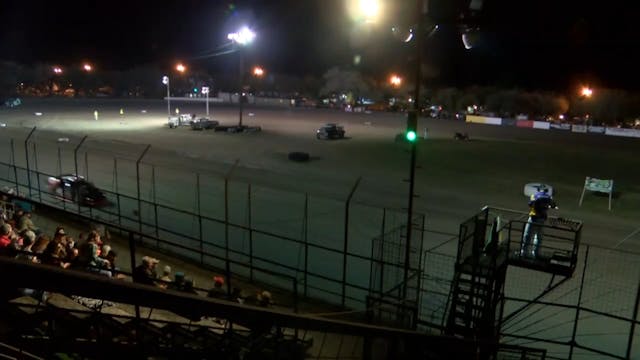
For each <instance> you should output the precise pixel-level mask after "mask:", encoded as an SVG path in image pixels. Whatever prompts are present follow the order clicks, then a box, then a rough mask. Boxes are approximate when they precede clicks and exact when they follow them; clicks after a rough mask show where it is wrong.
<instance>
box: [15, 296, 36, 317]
mask: <svg viewBox="0 0 640 360" xmlns="http://www.w3.org/2000/svg"><path fill="white" fill-rule="evenodd" d="M9 303H11V304H14V305H16V308H17V309H18V310H20V311H22V312H24V313H25V314H28V315H33V314H35V313H37V312H38V311H39V309H38V306H43V305H44V303H41V302H39V301H38V300H36V299H34V298H32V297H31V296H21V297H19V298H15V299H13V300H10V301H9ZM20 305H24V306H20Z"/></svg>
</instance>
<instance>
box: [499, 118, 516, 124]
mask: <svg viewBox="0 0 640 360" xmlns="http://www.w3.org/2000/svg"><path fill="white" fill-rule="evenodd" d="M502 125H506V126H516V119H513V118H502Z"/></svg>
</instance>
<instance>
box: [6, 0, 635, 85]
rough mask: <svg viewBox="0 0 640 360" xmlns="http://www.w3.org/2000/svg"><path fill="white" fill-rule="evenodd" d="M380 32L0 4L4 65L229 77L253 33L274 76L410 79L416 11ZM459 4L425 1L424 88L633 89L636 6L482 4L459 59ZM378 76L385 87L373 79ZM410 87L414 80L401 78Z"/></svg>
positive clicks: (313, 0)
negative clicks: (152, 68)
mask: <svg viewBox="0 0 640 360" xmlns="http://www.w3.org/2000/svg"><path fill="white" fill-rule="evenodd" d="M387 2H388V3H390V4H391V8H387V11H386V12H385V14H386V15H387V16H386V19H384V20H383V21H382V22H381V23H380V24H378V26H377V27H369V28H367V29H362V28H359V27H356V25H355V24H354V21H353V20H352V19H351V18H350V17H349V16H348V12H347V11H345V0H291V1H284V0H273V1H267V0H263V1H259V0H253V1H249V0H246V1H218V0H182V1H172V0H167V1H136V0H129V1H121V0H110V1H96V2H93V1H86V0H85V1H55V0H49V1H35V0H34V1H31V0H23V1H15V0H2V1H1V2H0V59H2V60H12V61H18V62H21V63H30V64H32V63H37V62H45V63H59V64H61V65H71V64H77V63H80V62H81V61H84V60H88V61H91V62H93V63H95V64H96V65H97V67H98V68H102V69H127V68H130V67H134V66H137V65H144V64H149V63H157V64H161V66H169V64H172V63H174V62H175V61H178V60H180V61H184V62H185V63H187V64H189V65H190V66H192V67H194V66H195V67H200V68H202V69H205V70H208V71H211V72H220V71H224V68H225V66H228V65H229V64H230V63H231V62H233V61H236V60H234V55H232V54H223V53H224V52H225V51H226V50H229V47H228V46H225V44H226V43H227V42H228V41H227V39H226V34H227V33H228V32H231V31H233V30H235V29H237V28H238V27H239V25H240V24H248V25H250V26H251V27H252V28H253V29H255V30H256V32H257V33H258V38H257V39H256V42H255V43H254V44H252V45H251V48H250V49H248V52H249V55H248V56H250V58H251V60H252V61H254V62H256V63H260V64H263V66H264V67H266V68H267V69H269V71H272V72H278V73H288V74H292V75H300V76H302V75H306V74H312V75H316V76H318V75H321V74H322V73H324V72H325V71H326V70H327V69H328V68H330V67H331V66H334V65H340V66H348V65H353V57H354V55H360V56H361V59H362V61H361V63H360V64H359V65H358V67H359V68H360V69H361V70H362V71H363V72H364V73H366V74H369V75H379V76H386V74H388V73H389V72H390V71H399V72H402V71H403V70H406V69H407V68H409V65H408V64H409V63H410V62H409V58H410V56H411V54H412V52H411V51H410V47H409V46H407V45H406V44H404V43H402V42H400V41H397V40H396V39H394V38H393V37H392V36H391V31H390V28H391V26H392V25H401V26H403V25H404V26H406V25H407V24H409V22H408V18H409V17H410V16H409V15H408V14H409V13H410V12H409V11H408V9H413V7H414V5H413V4H415V1H414V0H404V1H402V0H388V1H387ZM463 2H464V0H431V9H432V10H431V15H432V16H433V17H434V18H435V19H436V21H437V22H438V23H439V24H441V26H440V28H439V30H438V31H437V33H435V34H434V35H433V36H431V37H430V38H429V39H428V40H427V41H426V42H425V52H424V54H425V61H426V63H428V64H429V68H430V69H431V70H429V72H428V73H429V74H431V78H430V81H432V83H433V84H437V85H454V86H466V85H472V84H479V85H497V86H512V87H514V86H515V87H523V88H531V89H537V88H539V89H556V90H563V89H567V88H569V87H572V86H575V85H576V84H577V83H580V82H588V83H590V84H592V85H594V86H601V87H610V88H626V89H630V90H638V89H640V85H638V79H640V76H638V70H637V68H638V64H640V56H639V54H640V50H639V45H640V38H639V36H638V35H640V31H639V30H638V20H637V17H638V15H640V7H639V5H638V2H637V1H628V2H625V1H621V0H609V1H594V0H591V1H577V0H575V1H574V0H529V1H524V0H485V1H484V9H483V11H482V13H481V16H480V17H479V19H478V22H479V24H480V25H481V27H482V29H483V39H482V41H481V43H480V46H478V47H476V48H474V49H472V50H465V49H464V47H463V46H462V43H461V41H460V37H459V33H458V30H457V27H456V25H455V21H456V19H457V17H458V14H459V11H458V10H459V9H460V8H462V6H458V5H459V4H460V3H463ZM380 74H382V75H380ZM406 75H407V76H409V75H410V73H407V74H406Z"/></svg>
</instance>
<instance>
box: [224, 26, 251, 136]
mask: <svg viewBox="0 0 640 360" xmlns="http://www.w3.org/2000/svg"><path fill="white" fill-rule="evenodd" d="M255 37H256V33H255V32H253V31H252V30H251V29H249V28H248V27H246V26H243V27H242V28H241V29H240V30H239V31H238V32H235V33H229V34H227V39H229V40H231V41H233V42H234V43H235V44H237V45H240V46H239V47H238V60H239V62H240V64H239V66H238V68H239V69H240V76H239V80H240V91H238V118H239V119H238V128H239V129H243V126H242V102H243V101H244V91H243V87H244V71H245V70H244V51H243V49H242V48H243V47H245V46H246V45H249V44H250V43H252V42H253V39H255ZM254 74H255V72H254Z"/></svg>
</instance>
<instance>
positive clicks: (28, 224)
mask: <svg viewBox="0 0 640 360" xmlns="http://www.w3.org/2000/svg"><path fill="white" fill-rule="evenodd" d="M27 230H31V231H33V232H34V233H36V234H39V233H40V229H38V227H36V226H35V225H34V223H33V220H31V213H30V212H24V214H23V215H22V216H21V217H20V218H19V219H18V221H17V223H16V231H17V233H18V234H22V233H23V232H25V231H27Z"/></svg>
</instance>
